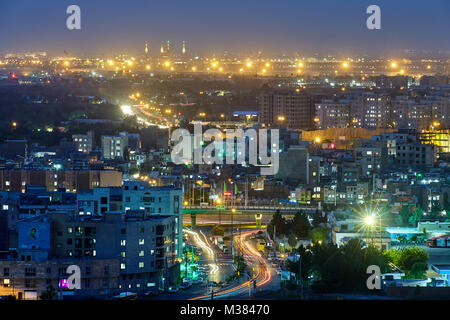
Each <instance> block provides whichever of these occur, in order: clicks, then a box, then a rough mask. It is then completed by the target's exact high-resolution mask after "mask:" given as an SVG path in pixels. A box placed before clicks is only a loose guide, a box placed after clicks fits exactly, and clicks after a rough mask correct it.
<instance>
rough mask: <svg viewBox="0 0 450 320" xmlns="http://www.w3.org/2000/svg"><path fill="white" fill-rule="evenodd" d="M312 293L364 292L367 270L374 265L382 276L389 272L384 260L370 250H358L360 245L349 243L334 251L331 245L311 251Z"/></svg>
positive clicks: (317, 246)
mask: <svg viewBox="0 0 450 320" xmlns="http://www.w3.org/2000/svg"><path fill="white" fill-rule="evenodd" d="M311 252H312V266H311V269H312V271H311V273H312V274H313V275H314V277H315V282H314V283H313V286H312V287H313V289H314V290H316V291H321V292H336V291H341V292H346V291H355V292H360V291H365V290H367V287H366V280H367V274H366V270H367V267H368V266H370V265H374V264H375V265H378V266H379V267H380V269H381V271H382V272H386V271H387V270H388V268H389V266H388V259H387V258H386V257H385V256H384V255H383V253H382V252H381V250H379V249H378V248H375V247H373V246H368V247H365V248H362V246H361V241H360V240H358V239H350V240H349V241H348V242H347V243H346V244H345V245H343V246H341V247H339V248H338V247H337V246H336V245H335V244H333V243H327V244H325V245H314V246H313V247H312V248H311Z"/></svg>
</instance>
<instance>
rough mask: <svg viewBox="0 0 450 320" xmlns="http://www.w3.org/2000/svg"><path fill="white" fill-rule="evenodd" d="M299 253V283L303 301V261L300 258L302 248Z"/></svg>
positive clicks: (298, 250)
mask: <svg viewBox="0 0 450 320" xmlns="http://www.w3.org/2000/svg"><path fill="white" fill-rule="evenodd" d="M297 252H298V281H299V287H300V299H301V300H303V278H302V259H301V256H300V248H299V249H297Z"/></svg>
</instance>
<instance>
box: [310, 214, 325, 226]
mask: <svg viewBox="0 0 450 320" xmlns="http://www.w3.org/2000/svg"><path fill="white" fill-rule="evenodd" d="M325 223H327V215H326V214H323V213H322V212H320V211H319V210H316V212H314V214H313V221H312V226H313V228H318V227H320V225H321V224H325Z"/></svg>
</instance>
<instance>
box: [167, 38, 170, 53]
mask: <svg viewBox="0 0 450 320" xmlns="http://www.w3.org/2000/svg"><path fill="white" fill-rule="evenodd" d="M167 55H170V41H169V40H167Z"/></svg>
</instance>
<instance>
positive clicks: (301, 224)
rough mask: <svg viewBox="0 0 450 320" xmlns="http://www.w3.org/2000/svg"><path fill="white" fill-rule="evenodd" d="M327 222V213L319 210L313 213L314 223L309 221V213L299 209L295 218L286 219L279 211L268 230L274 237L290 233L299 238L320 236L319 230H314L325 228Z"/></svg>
mask: <svg viewBox="0 0 450 320" xmlns="http://www.w3.org/2000/svg"><path fill="white" fill-rule="evenodd" d="M326 222H327V217H326V215H325V214H323V213H321V212H319V211H316V212H315V213H314V214H313V215H312V223H310V222H309V219H308V215H307V214H306V213H304V212H300V211H299V212H297V213H296V214H295V216H294V219H292V220H286V219H285V218H284V217H283V216H282V215H281V213H280V212H279V211H277V212H276V213H275V214H274V215H273V217H272V220H271V221H270V223H269V224H268V225H267V232H269V235H270V237H271V238H272V239H273V238H274V235H275V236H276V237H278V238H280V237H283V236H289V235H293V236H295V237H296V238H297V239H311V238H312V237H313V236H315V237H316V238H318V237H319V232H317V231H316V232H315V233H314V232H313V230H315V229H320V228H323V224H325V223H326ZM320 236H321V235H320Z"/></svg>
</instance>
